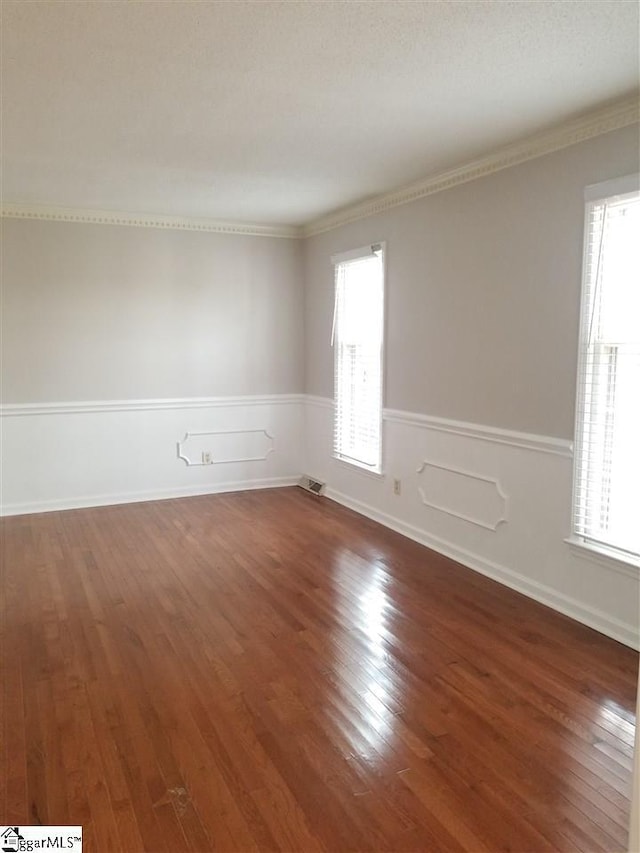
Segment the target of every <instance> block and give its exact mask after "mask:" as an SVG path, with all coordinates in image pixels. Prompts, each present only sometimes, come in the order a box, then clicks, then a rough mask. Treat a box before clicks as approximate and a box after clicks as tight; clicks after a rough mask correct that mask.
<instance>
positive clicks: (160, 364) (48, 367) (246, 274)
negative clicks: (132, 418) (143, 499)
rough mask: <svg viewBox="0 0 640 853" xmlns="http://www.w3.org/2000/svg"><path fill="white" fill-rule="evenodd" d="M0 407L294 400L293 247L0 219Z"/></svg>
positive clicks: (298, 339)
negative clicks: (283, 396)
mask: <svg viewBox="0 0 640 853" xmlns="http://www.w3.org/2000/svg"><path fill="white" fill-rule="evenodd" d="M2 231H3V233H2V237H3V269H2V291H3V306H2V313H3V316H2V331H3V342H2V378H3V388H2V402H3V403H29V402H47V401H56V402H58V401H75V400H80V401H82V400H109V399H138V398H165V397H209V396H218V395H221V396H222V395H243V394H275V393H297V392H301V391H302V390H303V366H302V365H303V290H302V280H301V277H302V266H301V262H302V247H301V244H300V242H299V241H296V240H288V239H278V238H267V237H245V236H236V235H225V234H213V233H202V232H190V231H175V230H166V231H165V230H159V229H152V228H132V227H121V226H112V225H103V226H100V225H90V224H75V223H64V222H39V221H35V220H17V219H4V220H2Z"/></svg>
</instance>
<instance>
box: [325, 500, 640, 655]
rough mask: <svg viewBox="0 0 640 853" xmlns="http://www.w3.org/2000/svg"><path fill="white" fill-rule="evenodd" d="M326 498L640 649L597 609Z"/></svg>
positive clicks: (362, 507) (374, 512)
mask: <svg viewBox="0 0 640 853" xmlns="http://www.w3.org/2000/svg"><path fill="white" fill-rule="evenodd" d="M325 495H326V497H327V498H329V499H330V500H333V501H335V502H336V503H339V504H341V505H342V506H346V507H348V508H349V509H352V510H354V511H355V512H357V513H359V514H360V515H364V516H366V517H367V518H370V519H372V521H377V522H379V523H380V524H382V525H384V526H385V527H388V528H390V529H391V530H395V531H396V533H401V534H402V535H403V536H407V537H408V538H409V539H413V540H414V542H418V543H420V544H421V545H425V546H426V547H427V548H431V549H432V550H433V551H437V552H438V553H439V554H442V555H443V556H445V557H449V558H450V559H452V560H455V561H456V562H457V563H461V564H462V565H463V566H466V567H467V568H469V569H473V571H476V572H479V573H480V574H482V575H486V576H487V577H489V578H491V579H492V580H495V581H498V582H499V583H501V584H504V585H505V586H508V587H510V588H511V589H514V590H516V592H521V593H523V594H524V595H526V596H528V597H529V598H533V599H534V600H535V601H538V602H540V603H541V604H545V605H547V606H548V607H551V608H552V609H553V610H557V611H558V612H560V613H563V614H564V615H565V616H569V617H570V618H571V619H575V620H577V621H578V622H581V623H582V624H584V625H588V626H589V627H590V628H594V629H595V630H596V631H599V632H600V633H602V634H605V635H606V636H608V637H612V638H613V639H615V640H618V641H619V642H621V643H624V644H625V645H626V646H630V647H631V648H634V649H637V650H640V637H639V635H638V629H637V627H635V626H633V625H630V624H627V623H624V622H621V621H620V620H618V619H615V618H614V617H612V616H610V615H608V614H606V613H604V612H602V611H600V610H596V609H595V608H591V607H587V606H585V605H584V604H582V603H581V602H580V601H578V600H577V599H574V598H570V597H569V596H566V595H563V594H561V593H559V592H557V591H556V590H553V589H551V588H550V587H547V586H545V585H543V584H540V583H537V582H536V581H534V580H531V579H530V578H526V577H524V576H523V575H521V574H518V572H515V571H513V570H512V569H508V568H507V567H506V566H501V565H498V564H497V563H494V562H492V561H490V560H487V559H485V558H483V557H480V556H478V555H477V554H472V553H471V552H470V551H467V550H466V549H464V548H460V547H459V546H457V545H454V544H453V543H452V542H448V541H446V540H444V539H440V538H439V537H436V536H433V535H431V534H428V533H426V532H425V531H424V530H421V529H420V528H418V527H414V526H413V525H411V524H408V523H406V522H404V521H402V520H401V519H399V518H396V517H394V516H392V515H389V514H388V513H385V512H382V511H381V510H378V509H376V508H375V507H373V506H370V505H369V504H366V503H363V502H362V501H358V500H355V499H353V498H350V497H349V496H348V495H345V494H343V493H341V492H339V491H336V490H335V489H332V488H327V490H326V492H325Z"/></svg>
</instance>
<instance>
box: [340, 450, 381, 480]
mask: <svg viewBox="0 0 640 853" xmlns="http://www.w3.org/2000/svg"><path fill="white" fill-rule="evenodd" d="M333 462H334V464H336V465H339V466H340V467H341V468H347V469H348V470H349V471H353V472H355V473H356V474H364V476H365V477H371V478H372V479H374V480H384V478H385V476H386V475H385V473H384V471H372V470H371V469H370V468H363V467H362V465H358V464H357V462H347V460H346V459H340V458H339V457H338V456H334V457H333Z"/></svg>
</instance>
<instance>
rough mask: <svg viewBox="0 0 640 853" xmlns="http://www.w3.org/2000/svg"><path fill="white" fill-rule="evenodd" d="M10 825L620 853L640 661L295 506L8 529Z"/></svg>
mask: <svg viewBox="0 0 640 853" xmlns="http://www.w3.org/2000/svg"><path fill="white" fill-rule="evenodd" d="M2 539H3V557H2V584H3V590H4V596H3V599H2V607H3V610H2V634H1V641H2V712H3V717H2V729H1V730H0V731H1V734H2V749H1V753H0V759H1V771H2V772H1V774H0V776H1V778H0V807H1V809H2V815H1V821H2V823H6V824H14V825H20V824H31V823H37V822H41V823H43V824H82V825H83V827H84V836H85V851H89V852H90V853H92V851H99V853H112V851H114V852H115V851H124V853H137V851H154V853H155V851H167V853H180V851H187V850H191V851H250V850H286V851H305V853H306V851H317V850H326V851H347V850H349V851H356V850H370V851H385V850H387V851H402V850H407V851H408V850H413V851H428V853H438V851H460V850H464V851H472V853H480V851H507V850H509V851H569V850H580V851H589V853H596V851H607V853H610V851H617V850H624V849H625V847H626V841H627V824H628V816H629V795H630V768H631V756H632V744H633V734H634V722H635V718H634V708H635V690H636V678H637V671H638V656H637V654H636V653H634V652H633V651H631V650H630V649H628V648H625V647H624V646H622V645H620V644H618V643H616V642H614V641H613V640H609V639H607V638H606V637H604V636H602V635H600V634H598V633H596V632H595V631H592V630H590V629H588V628H585V627H583V626H581V625H579V624H577V623H575V622H572V621H571V620H570V619H567V618H565V617H563V616H561V615H558V614H557V613H554V612H553V611H551V610H549V609H547V608H545V607H543V606H541V605H538V604H536V603H535V602H533V601H531V600H529V599H527V598H525V597H523V596H521V595H518V594H517V593H514V592H512V591H510V590H509V589H506V588H505V587H503V586H500V585H499V584H497V583H494V582H492V581H490V580H488V579H486V578H483V577H482V576H480V575H478V574H476V573H474V572H472V571H470V570H468V569H465V568H463V567H461V566H459V565H457V564H455V563H452V562H451V561H449V560H447V559H445V558H443V557H440V556H438V555H437V554H434V553H433V552H431V551H429V550H427V549H426V548H423V547H421V546H419V545H417V544H415V543H413V542H411V541H409V540H407V539H405V538H403V537H402V536H399V535H397V534H395V533H393V532H391V531H389V530H386V529H385V528H383V527H380V526H379V525H377V524H374V523H373V522H370V521H368V520H367V519H364V518H361V517H360V516H358V515H356V514H355V513H352V512H349V511H348V510H345V509H343V508H342V507H340V506H338V505H337V504H335V503H331V502H330V501H327V500H324V499H317V498H314V497H313V496H311V495H308V494H306V493H305V492H303V491H301V490H299V489H278V490H271V491H261V492H244V493H237V494H230V495H218V496H211V497H198V498H188V499H183V500H170V501H158V502H154V503H146V504H132V505H128V506H115V507H104V508H100V509H86V510H75V511H71V512H57V513H48V514H43V515H32V516H22V517H16V518H7V519H4V520H3V521H2Z"/></svg>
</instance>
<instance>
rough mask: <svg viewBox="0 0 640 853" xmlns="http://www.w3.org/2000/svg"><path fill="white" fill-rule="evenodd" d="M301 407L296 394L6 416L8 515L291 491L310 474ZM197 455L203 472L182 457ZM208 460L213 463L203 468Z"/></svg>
mask: <svg viewBox="0 0 640 853" xmlns="http://www.w3.org/2000/svg"><path fill="white" fill-rule="evenodd" d="M303 400H304V398H303V396H302V395H291V394H289V395H272V396H262V397H226V398H225V397H217V398H205V399H202V398H192V399H182V400H106V401H89V402H66V403H42V404H29V405H8V406H3V407H2V408H1V409H0V415H1V426H2V481H1V485H2V491H1V497H0V510H1V513H2V514H3V515H16V514H21V513H30V512H44V511H47V510H58V509H70V508H75V507H82V506H101V505H106V504H116V503H129V502H132V501H143V500H154V499H159V498H170V497H181V496H187V495H200V494H209V493H213V492H226V491H234V490H240V489H256V488H268V487H271V486H285V485H292V484H293V483H295V482H297V480H298V479H299V476H300V472H301V471H302V469H303V460H302V435H303V408H304V405H303ZM186 436H189V437H190V438H191V439H192V442H191V445H189V444H187V445H185V444H184V440H185V437H186ZM180 443H182V444H180ZM189 446H191V447H192V448H194V447H195V453H196V458H195V461H196V462H199V463H200V464H196V465H187V464H185V458H184V457H183V458H181V457H180V455H179V454H180V452H181V451H180V447H189ZM205 451H206V452H210V454H211V463H210V464H204V465H203V464H201V463H202V453H203V452H205Z"/></svg>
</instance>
